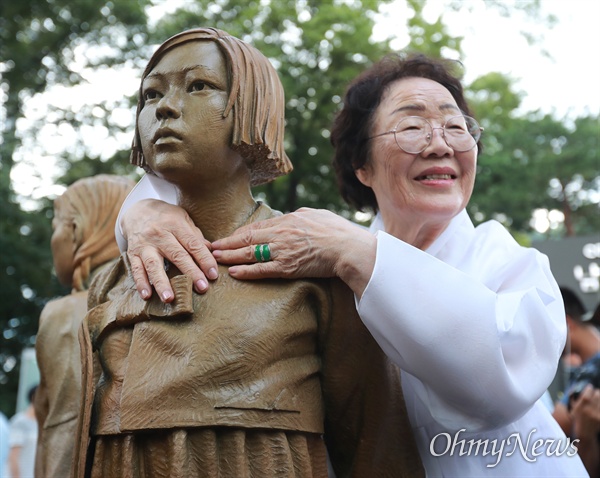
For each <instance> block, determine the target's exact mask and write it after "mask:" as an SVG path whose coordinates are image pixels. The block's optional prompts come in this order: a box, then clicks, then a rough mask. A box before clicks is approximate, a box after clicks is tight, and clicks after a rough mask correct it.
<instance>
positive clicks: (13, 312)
mask: <svg viewBox="0 0 600 478" xmlns="http://www.w3.org/2000/svg"><path fill="white" fill-rule="evenodd" d="M390 2H391V0H381V1H375V0H362V1H350V0H349V1H341V0H277V1H274V0H272V1H268V0H262V1H258V0H215V1H206V0H185V1H183V0H182V1H179V2H172V1H171V2H167V1H166V0H135V1H133V0H111V1H106V2H103V1H100V2H98V1H96V0H68V1H67V0H21V1H20V2H8V1H5V2H2V3H0V95H1V96H0V98H1V99H0V119H1V121H0V124H1V126H0V133H1V139H0V197H1V203H0V208H1V211H2V214H1V215H0V246H1V250H2V256H1V257H0V281H1V284H0V294H1V295H0V299H1V300H0V330H2V335H1V336H0V388H1V390H2V393H1V394H0V410H2V411H4V412H5V413H7V414H8V415H11V414H12V413H14V403H15V396H16V391H17V387H18V373H19V360H18V359H19V357H20V352H21V350H22V349H23V348H24V347H27V346H32V345H33V344H34V343H35V334H36V331H37V320H38V317H39V313H40V311H41V309H42V308H43V306H44V304H45V303H46V302H47V301H48V300H49V299H51V298H53V297H56V296H58V295H63V294H65V293H67V292H68V291H65V290H62V289H61V288H60V286H59V285H58V282H57V281H56V278H55V277H54V275H53V271H52V260H51V255H50V247H49V241H50V234H51V226H50V223H51V218H52V204H51V200H52V199H53V196H52V195H50V196H47V197H42V198H34V197H22V196H17V194H16V193H15V190H14V188H13V184H12V182H11V171H12V169H13V167H14V166H15V163H16V162H19V161H27V160H28V157H31V155H39V156H40V157H43V158H46V157H47V158H48V160H49V161H50V160H52V161H57V171H58V173H57V176H56V178H55V181H54V182H55V184H57V185H60V186H63V187H64V186H68V185H69V184H71V183H72V182H74V181H75V180H77V179H79V178H81V177H84V176H90V175H94V174H98V173H115V174H126V175H129V176H131V177H133V178H137V177H138V175H139V171H138V170H136V169H135V168H133V166H130V165H129V163H128V154H129V153H128V141H129V138H130V137H131V135H132V130H133V124H132V122H133V117H134V109H135V102H136V98H135V95H132V96H131V97H128V96H127V95H122V96H117V97H116V98H114V99H111V100H105V99H102V98H101V95H98V97H97V98H95V97H92V98H90V99H89V101H88V102H86V104H84V105H78V106H69V107H57V106H52V107H50V108H48V110H47V111H46V112H45V113H44V114H43V115H41V116H40V117H38V118H35V119H33V120H32V119H30V118H29V119H27V122H26V123H27V127H24V128H18V127H17V126H18V125H19V122H20V121H23V120H24V116H25V115H24V107H25V105H27V104H28V103H30V102H32V100H33V99H34V98H35V97H36V94H38V93H41V92H44V91H48V90H49V89H52V88H57V87H61V86H63V85H64V86H65V87H71V86H74V85H77V84H79V83H85V82H86V79H87V78H88V75H89V74H90V73H91V72H102V71H112V72H114V71H120V70H124V71H130V72H131V77H133V80H134V84H135V83H137V78H139V76H140V74H141V70H142V69H143V66H144V65H145V63H146V61H147V59H148V58H149V56H150V55H151V53H152V51H153V49H154V48H155V47H156V46H157V45H158V44H160V43H162V41H164V40H165V39H166V38H168V37H169V36H171V35H173V34H175V33H177V32H179V31H182V30H184V29H187V28H192V27H196V26H213V27H216V28H220V29H223V30H226V31H228V32H229V33H231V34H233V35H235V36H237V37H239V38H242V39H244V40H246V41H248V42H250V43H252V44H253V45H255V46H256V47H257V48H258V49H259V50H261V51H262V52H263V53H264V54H265V55H266V56H267V57H268V58H269V59H270V60H271V61H272V63H273V64H274V65H275V67H276V68H277V69H278V72H279V74H280V77H281V80H282V82H283V85H284V89H285V92H286V100H287V109H286V117H287V125H288V126H287V133H286V149H287V152H288V154H289V156H290V158H291V159H292V162H293V164H294V168H295V169H294V171H293V172H292V173H291V174H290V175H288V176H286V177H283V178H279V179H278V180H277V181H275V182H273V183H270V184H268V185H265V186H262V187H260V188H257V189H256V191H255V193H256V195H257V196H258V197H259V198H262V199H263V200H266V201H267V202H268V203H269V204H270V205H271V206H272V207H274V208H276V209H279V210H281V211H291V210H294V209H297V208H298V207H301V206H309V207H324V208H328V209H331V210H334V211H336V212H338V213H340V214H342V215H344V216H346V217H350V218H353V219H356V220H359V219H361V220H367V219H368V217H367V216H365V215H356V214H355V211H352V210H350V209H349V208H348V207H347V205H345V204H344V203H343V202H342V201H341V199H340V198H339V194H338V192H337V187H336V185H335V180H334V177H333V174H332V170H331V166H330V158H331V153H332V150H331V145H330V143H329V127H330V124H331V121H332V118H333V115H334V114H335V112H336V111H337V110H338V108H339V107H340V102H341V97H342V95H343V93H344V89H345V86H346V84H347V83H348V82H349V81H350V80H351V79H352V78H354V77H355V76H356V75H357V74H358V73H359V72H360V71H362V70H363V69H364V68H365V67H366V66H367V65H369V64H370V63H371V62H372V61H374V60H376V59H379V58H380V57H381V56H383V55H384V54H385V53H387V52H390V51H392V48H391V41H392V40H393V36H390V37H388V38H384V39H382V40H378V41H374V40H373V31H374V28H376V21H375V19H376V14H377V12H378V11H379V10H380V9H381V8H382V7H383V6H385V5H387V4H389V3H390ZM167 3H169V5H171V4H175V5H176V7H178V8H176V9H175V10H173V9H171V10H172V11H170V13H169V14H168V15H159V14H157V13H156V12H157V11H160V10H161V9H162V11H163V12H164V11H165V7H166V6H167ZM405 3H406V8H407V9H408V10H409V11H411V12H412V14H411V15H409V17H408V20H407V21H406V24H405V25H398V29H401V30H402V31H406V32H408V37H409V40H408V42H407V44H406V45H405V46H404V49H405V50H407V51H421V52H424V53H427V54H431V55H437V56H445V57H450V58H462V56H463V52H462V49H461V42H462V38H461V37H460V36H453V35H451V34H450V33H449V31H448V28H447V26H446V25H445V24H444V21H443V17H441V16H440V17H438V18H437V19H435V20H434V21H431V20H426V18H425V16H424V8H425V5H426V3H427V2H426V1H424V0H405ZM470 5H471V3H469V2H448V3H447V6H446V7H447V8H448V9H450V10H455V11H463V10H467V9H468V8H470ZM486 7H487V8H490V9H495V10H496V11H497V13H498V14H499V15H504V16H509V15H511V14H512V13H514V10H515V9H520V10H525V11H526V14H527V15H529V16H531V17H533V18H536V19H537V21H540V22H548V23H551V22H552V21H553V20H552V18H548V17H544V16H543V15H542V14H541V11H540V8H539V2H538V1H536V0H533V1H530V2H516V3H507V2H496V1H488V2H486ZM532 40H535V39H532ZM466 87H467V94H468V95H469V98H470V101H471V103H472V105H473V107H474V111H475V112H476V116H477V117H478V118H481V122H482V125H483V126H484V127H485V133H484V137H483V141H484V145H485V151H484V153H483V154H482V155H481V157H480V160H479V161H480V164H479V173H478V174H479V176H478V180H477V184H476V190H475V193H474V195H473V199H472V201H471V204H470V206H469V210H470V213H471V215H472V217H473V219H474V221H475V222H481V221H483V220H487V219H489V218H495V219H498V220H500V221H501V222H503V223H504V224H505V225H506V226H507V227H509V228H510V229H511V230H512V231H513V232H514V233H515V235H517V236H519V237H520V238H521V240H525V241H526V240H527V239H528V238H529V237H531V236H532V235H533V234H534V230H533V229H532V227H531V219H532V212H533V211H534V210H536V209H545V210H548V211H550V210H554V209H556V210H559V211H561V212H562V214H564V226H563V227H562V228H559V229H557V230H555V231H554V234H562V235H566V234H569V235H575V234H585V233H588V232H590V231H594V230H596V231H597V230H598V226H599V224H598V223H599V215H598V195H597V194H596V195H594V191H597V190H598V186H599V176H600V173H599V171H598V150H599V148H598V146H599V145H598V141H599V135H598V126H599V118H598V117H592V116H587V117H581V118H578V119H577V120H575V121H571V122H568V121H566V120H565V121H559V120H557V119H555V118H552V117H551V116H549V115H542V114H541V113H539V112H529V113H527V114H519V113H518V111H519V107H520V105H521V100H522V98H523V94H522V93H520V92H517V91H515V89H514V81H513V79H511V78H509V77H507V76H505V75H502V74H500V73H494V72H490V73H488V74H486V75H484V76H482V77H480V78H477V79H475V80H474V81H473V82H472V84H470V85H466ZM63 91H64V92H65V93H64V94H65V95H68V94H69V93H68V92H69V90H68V89H64V90H63ZM124 118H125V119H124ZM45 128H53V131H55V132H56V135H57V136H61V135H63V134H64V137H65V138H66V137H67V136H68V137H74V138H75V139H74V140H73V141H71V142H70V143H69V144H68V145H65V147H64V148H62V149H60V151H59V152H52V151H48V149H49V146H48V145H45V144H40V140H39V138H40V136H41V132H42V131H44V129H45ZM90 132H91V133H90ZM98 132H100V133H98ZM66 133H69V134H68V135H67V134H66ZM90 135H92V136H91V137H90ZM96 135H100V137H101V139H102V141H100V143H101V147H98V146H97V145H96V146H95V147H94V146H92V143H95V144H97V143H98V138H97V137H94V136H96ZM122 138H125V139H124V140H123V139H122ZM65 142H66V141H65ZM36 159H37V158H36Z"/></svg>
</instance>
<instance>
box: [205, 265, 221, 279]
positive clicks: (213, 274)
mask: <svg viewBox="0 0 600 478" xmlns="http://www.w3.org/2000/svg"><path fill="white" fill-rule="evenodd" d="M217 277H219V273H218V272H217V269H215V268H214V267H211V268H210V270H209V271H208V278H209V279H213V280H214V279H216V278H217Z"/></svg>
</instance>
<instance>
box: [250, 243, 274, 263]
mask: <svg viewBox="0 0 600 478" xmlns="http://www.w3.org/2000/svg"><path fill="white" fill-rule="evenodd" d="M254 257H256V260H257V261H258V262H269V261H270V260H271V249H269V244H257V245H256V247H255V248H254Z"/></svg>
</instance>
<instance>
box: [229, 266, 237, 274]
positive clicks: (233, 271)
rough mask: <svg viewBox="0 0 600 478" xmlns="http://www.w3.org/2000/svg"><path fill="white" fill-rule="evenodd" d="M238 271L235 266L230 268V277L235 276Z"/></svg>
mask: <svg viewBox="0 0 600 478" xmlns="http://www.w3.org/2000/svg"><path fill="white" fill-rule="evenodd" d="M237 271H238V268H237V267H235V266H233V267H230V268H229V274H230V275H235V274H236V272H237Z"/></svg>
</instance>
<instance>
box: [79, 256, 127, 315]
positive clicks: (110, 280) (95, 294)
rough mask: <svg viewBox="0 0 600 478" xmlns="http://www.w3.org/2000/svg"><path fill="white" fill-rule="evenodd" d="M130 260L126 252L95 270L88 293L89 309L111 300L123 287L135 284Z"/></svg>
mask: <svg viewBox="0 0 600 478" xmlns="http://www.w3.org/2000/svg"><path fill="white" fill-rule="evenodd" d="M129 270H130V267H129V261H128V259H127V255H126V254H125V253H123V254H121V256H120V257H119V258H117V259H114V260H112V261H110V262H108V263H106V264H104V265H103V266H102V267H100V268H98V270H97V272H96V271H95V275H94V278H93V279H92V282H91V284H90V289H89V293H88V309H91V308H93V307H95V306H97V305H99V304H102V303H104V302H106V301H107V300H110V299H111V297H112V296H114V295H115V294H121V293H122V291H123V289H125V288H129V287H132V286H135V284H134V282H133V278H132V277H131V274H129Z"/></svg>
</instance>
